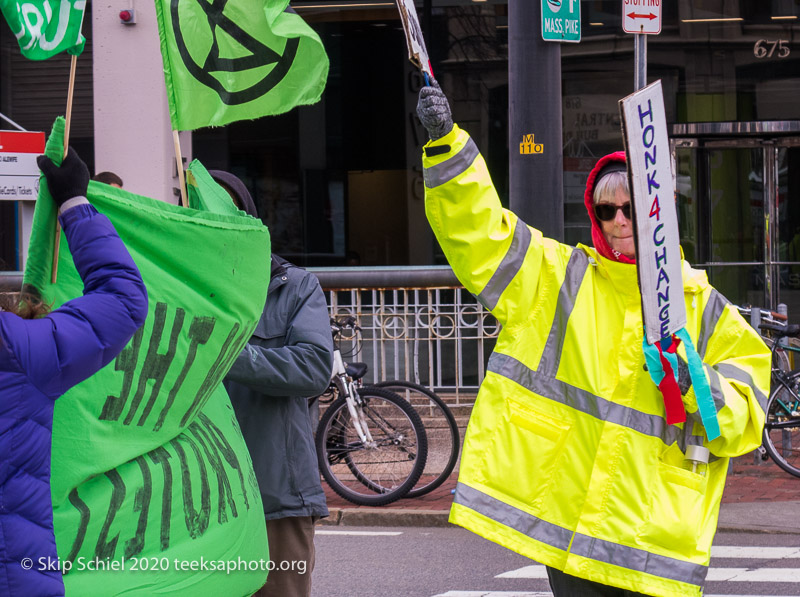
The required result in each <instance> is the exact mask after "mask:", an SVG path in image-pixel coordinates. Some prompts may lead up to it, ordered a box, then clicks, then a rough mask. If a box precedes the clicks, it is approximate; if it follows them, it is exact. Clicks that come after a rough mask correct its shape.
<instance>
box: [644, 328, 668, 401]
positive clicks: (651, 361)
mask: <svg viewBox="0 0 800 597" xmlns="http://www.w3.org/2000/svg"><path fill="white" fill-rule="evenodd" d="M642 351H644V361H645V363H647V372H648V373H649V374H650V379H652V380H653V383H654V384H656V387H657V386H659V385H660V384H661V380H662V379H664V368H663V367H662V366H661V357H660V356H659V354H658V347H657V346H656V345H655V344H648V343H647V332H645V335H644V338H642Z"/></svg>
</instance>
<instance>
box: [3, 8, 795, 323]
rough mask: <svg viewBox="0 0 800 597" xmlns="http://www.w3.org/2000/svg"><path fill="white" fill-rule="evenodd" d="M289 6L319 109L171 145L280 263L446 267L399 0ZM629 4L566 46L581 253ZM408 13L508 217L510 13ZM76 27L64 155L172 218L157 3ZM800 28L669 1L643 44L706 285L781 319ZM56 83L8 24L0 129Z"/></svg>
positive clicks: (628, 88) (11, 232) (765, 13)
mask: <svg viewBox="0 0 800 597" xmlns="http://www.w3.org/2000/svg"><path fill="white" fill-rule="evenodd" d="M512 1H517V0H512ZM543 1H544V0H543ZM565 1H577V0H565ZM553 2H555V3H556V4H558V2H557V1H556V0H553ZM659 2H660V0H648V2H645V3H642V2H638V3H637V5H643V4H649V5H652V4H656V5H657V4H659ZM292 6H293V7H294V9H295V10H296V11H297V12H298V14H300V15H301V16H302V17H303V18H304V19H305V20H306V21H307V22H308V23H309V24H310V25H311V26H312V27H313V28H314V29H315V30H316V31H317V32H318V33H319V34H320V36H321V38H322V40H323V43H324V44H325V47H326V49H327V52H328V55H329V57H330V63H331V68H330V74H329V78H328V83H327V87H326V91H325V93H324V95H323V97H322V100H321V101H320V102H319V103H318V104H316V105H314V106H307V107H302V108H298V109H295V110H292V111H291V112H289V113H288V114H284V115H281V116H274V117H265V118H261V119H258V120H256V121H250V122H238V123H234V124H231V125H228V126H225V127H219V128H209V129H201V130H197V131H194V132H192V133H188V132H186V133H182V134H181V149H182V153H183V155H184V156H185V157H186V158H187V159H191V158H196V159H199V160H200V161H201V162H202V163H203V164H204V165H206V166H207V167H208V168H222V169H228V170H230V171H232V172H234V173H235V174H237V175H238V176H240V178H242V179H243V180H244V181H245V183H246V184H247V185H248V187H249V188H250V190H251V192H252V195H253V197H254V200H255V201H256V204H257V206H258V208H259V210H260V213H261V214H262V217H263V219H264V221H265V222H266V223H267V224H268V225H269V226H270V229H271V233H272V239H273V247H274V250H275V251H276V252H277V253H279V254H282V255H284V256H286V257H287V258H289V259H292V260H294V261H296V262H298V263H300V264H303V265H311V266H342V265H362V266H384V265H430V264H441V263H444V261H443V258H442V256H441V253H440V251H439V249H438V247H437V246H436V244H435V241H434V239H433V238H432V235H431V233H430V231H429V228H428V226H427V223H426V221H425V216H424V205H423V196H424V189H423V183H422V172H421V165H420V151H421V149H420V148H421V146H422V144H423V143H424V142H425V140H426V137H425V131H424V129H423V128H422V127H421V125H420V124H419V122H418V120H417V119H416V116H415V107H416V100H417V92H418V90H419V87H420V85H422V80H421V78H420V76H419V74H418V73H417V72H416V71H415V70H414V68H413V67H412V65H411V64H410V63H409V62H408V60H407V59H406V55H407V53H406V48H405V39H404V35H403V31H402V27H401V23H400V20H399V17H398V13H397V9H396V7H395V3H394V1H392V0H375V1H371V0H350V1H330V2H328V1H326V0H302V1H301V0H298V1H296V2H293V3H292ZM624 6H625V2H624V0H588V1H587V0H584V1H581V2H580V9H581V41H580V43H576V44H559V45H560V52H561V73H562V81H561V89H560V94H561V105H560V108H561V114H562V118H561V121H560V122H558V121H554V122H553V123H552V126H554V127H558V126H560V127H561V130H562V133H563V136H562V138H563V144H562V145H563V147H562V152H563V173H562V175H563V188H564V201H563V211H564V213H563V218H564V239H562V240H564V241H566V242H568V243H571V244H574V243H577V242H589V241H590V237H589V228H588V225H589V223H588V218H587V217H586V213H585V209H584V208H583V203H582V196H583V186H584V183H585V180H586V176H587V174H588V172H589V170H590V169H591V166H592V164H593V163H594V161H596V159H597V158H599V157H600V156H602V155H604V154H606V153H609V152H610V151H615V150H618V149H621V148H622V138H621V133H620V127H619V111H618V105H617V104H618V101H619V99H620V98H622V97H625V96H626V95H628V94H630V93H631V92H632V91H633V85H634V39H633V37H634V36H632V35H629V34H627V33H624V32H623V31H622V10H623V8H624ZM417 7H418V12H419V14H420V17H421V21H422V25H423V30H424V33H425V36H426V41H427V44H428V50H429V54H430V56H431V60H432V65H433V69H434V72H435V74H436V77H437V79H438V80H439V81H440V82H441V85H442V87H443V89H444V90H445V92H446V93H447V95H448V97H449V99H450V101H451V104H452V108H453V113H454V118H455V120H456V121H457V122H458V123H459V125H461V126H462V127H463V128H465V129H466V130H468V131H469V132H470V134H471V135H472V136H473V138H474V139H475V141H476V143H477V144H478V147H479V148H480V149H481V151H482V153H483V154H484V156H485V157H486V159H487V162H488V164H489V169H490V172H491V173H492V177H493V180H494V182H495V186H496V187H497V189H498V192H499V194H500V196H501V198H502V199H503V200H504V201H506V202H507V201H508V189H509V175H508V172H509V168H508V164H509V151H516V150H517V148H518V146H519V142H520V140H517V139H509V134H508V130H509V127H508V112H509V106H508V104H509V80H508V72H509V56H511V59H512V60H519V59H524V60H529V61H530V66H531V68H536V57H535V56H531V57H519V56H515V54H514V48H513V46H512V47H509V36H508V24H509V23H508V14H509V13H508V2H501V1H495V0H486V1H482V2H476V1H471V0H420V1H418V2H417ZM124 8H134V9H135V15H136V23H135V24H123V23H122V22H121V21H120V19H119V11H120V10H121V9H124ZM88 11H89V12H88V13H87V17H86V22H85V25H84V32H85V34H86V37H87V39H88V43H87V46H86V51H85V52H84V54H83V56H82V57H81V58H80V59H79V71H78V86H77V87H76V99H75V107H74V111H73V124H72V131H73V132H72V143H73V145H74V146H76V148H77V149H78V150H79V152H80V153H81V155H83V156H84V157H86V159H87V160H88V161H89V163H90V166H91V168H92V170H93V171H101V170H112V171H115V172H117V173H118V174H120V175H121V176H122V178H123V180H124V181H125V187H126V188H127V189H128V190H131V191H132V192H135V193H139V194H143V195H148V196H152V197H156V198H160V199H163V200H167V201H173V202H175V201H176V200H177V199H176V196H175V195H174V192H175V191H174V189H175V188H176V187H177V178H176V174H177V172H176V169H175V166H174V152H173V141H172V133H171V131H170V124H169V118H168V113H167V107H166V100H165V91H164V83H163V73H162V64H161V58H160V53H159V44H158V32H157V28H156V25H155V10H154V8H153V6H152V2H147V3H144V2H141V0H126V1H125V2H122V3H120V4H119V5H118V6H117V5H105V4H101V3H97V2H92V1H90V2H89V3H88ZM799 18H800V3H798V2H797V0H763V1H759V2H752V1H749V0H672V1H670V2H664V3H663V7H662V31H661V33H660V34H659V35H651V36H648V39H647V79H648V81H654V80H656V79H661V81H662V84H663V87H664V93H665V104H666V109H667V121H668V125H669V129H670V133H671V141H672V151H673V156H674V164H675V174H676V183H677V192H678V211H679V218H680V226H681V236H682V246H683V249H684V252H685V255H686V257H687V259H688V260H689V261H690V262H691V263H693V264H695V265H696V266H698V267H702V268H705V269H707V271H708V272H709V277H710V278H711V281H712V283H713V284H715V285H716V286H717V287H718V288H719V289H720V290H721V291H722V292H723V293H724V294H725V295H726V296H728V298H730V300H732V301H734V302H737V303H751V304H756V305H764V306H772V307H774V306H775V305H777V303H778V302H784V303H787V304H788V305H789V309H790V315H791V314H792V313H793V312H796V311H797V309H800V292H799V291H800V102H798V101H797V97H800V41H798V40H797V39H796V38H795V35H796V34H798V33H800V20H799ZM210 30H211V29H210ZM68 71H69V66H68V60H67V58H66V57H56V58H54V59H51V60H48V61H46V62H44V63H32V62H30V61H26V60H25V59H24V58H22V57H21V56H20V54H19V50H18V48H17V47H16V41H15V39H14V37H13V35H11V33H10V31H8V28H7V27H4V28H3V29H2V31H1V32H0V112H2V113H3V114H5V115H7V116H9V117H10V118H12V119H13V120H14V121H15V122H17V123H19V124H20V125H22V126H23V127H25V128H27V129H29V130H45V131H46V130H49V127H50V124H51V123H52V120H53V118H54V117H55V116H56V115H57V114H63V113H64V107H63V105H64V102H65V101H66V80H67V76H68ZM0 126H3V125H0ZM3 128H7V127H6V126H3ZM17 209H18V207H17V206H15V205H13V204H12V202H0V218H1V219H2V230H0V234H1V235H2V236H0V250H2V253H0V257H2V259H3V261H4V266H3V267H4V269H6V270H14V269H19V268H20V267H21V265H20V263H21V261H22V259H21V257H20V256H19V255H18V254H17V253H18V251H17V252H16V253H15V249H14V247H15V243H17V241H18V236H19V234H20V232H19V231H18V230H17V227H15V226H16V224H14V222H16V221H17V213H16V210H17ZM528 223H529V224H531V225H532V226H536V222H534V221H531V222H528ZM795 307H797V309H795ZM797 312H800V311H797Z"/></svg>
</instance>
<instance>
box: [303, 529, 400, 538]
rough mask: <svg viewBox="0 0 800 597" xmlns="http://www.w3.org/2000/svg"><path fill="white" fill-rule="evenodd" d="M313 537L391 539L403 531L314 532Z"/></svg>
mask: <svg viewBox="0 0 800 597" xmlns="http://www.w3.org/2000/svg"><path fill="white" fill-rule="evenodd" d="M314 534H315V535H359V536H362V537H363V536H366V537H393V536H395V535H402V534H403V531H325V530H317V531H314Z"/></svg>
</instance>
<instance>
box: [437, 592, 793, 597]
mask: <svg viewBox="0 0 800 597" xmlns="http://www.w3.org/2000/svg"><path fill="white" fill-rule="evenodd" d="M433 597H553V594H552V593H551V592H550V591H533V592H524V591H523V592H521V591H447V593H438V594H436V595H433ZM705 597H764V596H763V595H705ZM774 597H792V596H791V595H775V596H774Z"/></svg>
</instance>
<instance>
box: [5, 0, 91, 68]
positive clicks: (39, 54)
mask: <svg viewBox="0 0 800 597" xmlns="http://www.w3.org/2000/svg"><path fill="white" fill-rule="evenodd" d="M85 8H86V0H24V1H20V0H0V10H1V11H2V12H3V16H4V17H5V19H6V22H7V23H8V26H9V27H11V31H12V32H13V33H14V36H15V37H16V38H17V42H19V47H20V50H22V55H23V56H25V58H30V59H31V60H45V59H47V58H50V57H51V56H55V55H56V54H58V53H60V52H63V51H65V50H66V51H67V52H69V53H70V54H76V55H77V54H80V53H81V52H83V44H84V43H85V42H86V40H85V39H84V37H83V35H81V24H82V23H83V12H84V9H85Z"/></svg>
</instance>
